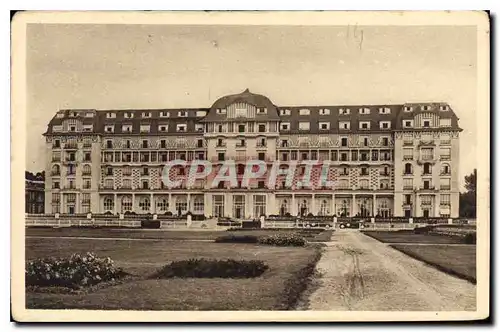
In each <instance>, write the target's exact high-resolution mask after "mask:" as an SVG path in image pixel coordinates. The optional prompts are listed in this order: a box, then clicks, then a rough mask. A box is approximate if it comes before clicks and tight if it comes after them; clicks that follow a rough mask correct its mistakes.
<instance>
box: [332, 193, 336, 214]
mask: <svg viewBox="0 0 500 332" xmlns="http://www.w3.org/2000/svg"><path fill="white" fill-rule="evenodd" d="M332 215H337V211H336V210H335V194H332Z"/></svg>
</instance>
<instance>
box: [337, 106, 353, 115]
mask: <svg viewBox="0 0 500 332" xmlns="http://www.w3.org/2000/svg"><path fill="white" fill-rule="evenodd" d="M349 114H351V110H350V109H348V108H339V115H349Z"/></svg>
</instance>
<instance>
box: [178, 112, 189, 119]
mask: <svg viewBox="0 0 500 332" xmlns="http://www.w3.org/2000/svg"><path fill="white" fill-rule="evenodd" d="M177 115H178V116H179V117H181V118H185V117H187V116H188V112H187V111H179V113H177Z"/></svg>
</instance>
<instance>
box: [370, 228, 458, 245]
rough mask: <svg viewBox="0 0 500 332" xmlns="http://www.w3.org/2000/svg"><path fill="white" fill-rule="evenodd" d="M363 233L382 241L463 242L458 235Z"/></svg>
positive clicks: (398, 232)
mask: <svg viewBox="0 0 500 332" xmlns="http://www.w3.org/2000/svg"><path fill="white" fill-rule="evenodd" d="M363 234H365V235H368V236H370V237H372V238H374V239H376V240H379V241H380V242H384V243H436V244H454V243H463V240H462V239H460V238H459V237H451V236H444V235H437V234H415V233H413V231H364V232H363Z"/></svg>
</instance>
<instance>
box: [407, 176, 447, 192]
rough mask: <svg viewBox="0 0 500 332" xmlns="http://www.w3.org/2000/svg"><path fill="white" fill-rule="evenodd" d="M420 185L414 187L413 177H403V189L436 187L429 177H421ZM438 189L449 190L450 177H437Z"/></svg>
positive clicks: (430, 188)
mask: <svg viewBox="0 0 500 332" xmlns="http://www.w3.org/2000/svg"><path fill="white" fill-rule="evenodd" d="M421 183H422V185H421V186H420V187H419V188H414V186H413V179H412V178H403V189H404V190H414V189H429V190H433V189H436V188H435V186H434V185H433V183H432V180H431V179H422V181H421ZM439 189H441V190H450V189H451V179H450V178H441V179H439Z"/></svg>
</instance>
